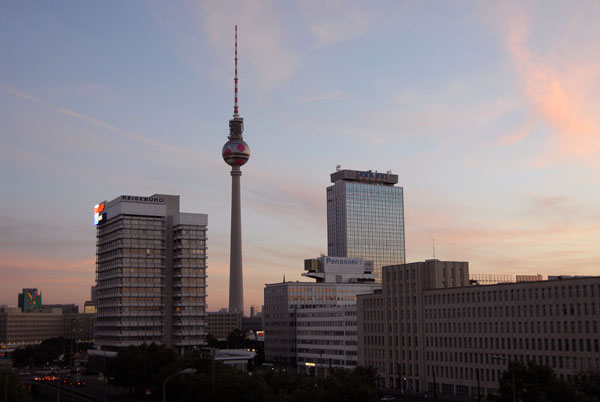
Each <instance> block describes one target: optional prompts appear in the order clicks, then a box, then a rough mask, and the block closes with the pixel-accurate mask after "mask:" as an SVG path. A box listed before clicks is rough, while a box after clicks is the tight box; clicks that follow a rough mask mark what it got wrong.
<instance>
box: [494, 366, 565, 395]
mask: <svg viewBox="0 0 600 402" xmlns="http://www.w3.org/2000/svg"><path fill="white" fill-rule="evenodd" d="M513 379H514V390H513ZM513 392H514V394H515V395H514V397H515V399H516V400H517V401H522V402H562V401H573V400H575V399H574V397H575V393H574V390H573V388H572V387H571V386H570V385H569V384H568V383H567V382H565V381H562V380H561V379H560V378H558V377H557V376H556V374H554V371H553V370H552V369H551V368H550V367H548V366H543V365H539V364H537V363H535V362H532V361H530V362H529V363H527V365H523V364H521V363H519V362H510V363H509V365H508V370H506V371H505V372H504V373H503V374H502V377H501V378H500V397H499V398H497V400H499V401H503V402H512V401H513Z"/></svg>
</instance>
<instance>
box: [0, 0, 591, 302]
mask: <svg viewBox="0 0 600 402" xmlns="http://www.w3.org/2000/svg"><path fill="white" fill-rule="evenodd" d="M517 4H518V3H517V2H512V3H510V2H507V3H503V4H502V5H501V6H491V5H487V4H486V5H480V4H477V3H475V2H472V3H461V4H453V3H440V4H438V5H437V6H436V7H435V8H434V6H432V5H431V4H424V3H416V2H415V3H413V2H406V3H402V4H400V5H397V4H396V3H395V2H389V3H382V4H381V6H380V7H379V8H378V9H369V8H368V5H367V4H364V3H353V2H350V3H346V4H344V5H343V6H342V5H338V6H336V5H335V4H325V5H321V4H319V5H316V4H312V5H311V3H310V2H304V1H299V2H295V3H289V4H287V3H286V4H278V3H275V2H256V3H249V4H246V3H243V2H239V3H228V2H224V3H223V4H220V3H219V4H213V3H200V4H195V3H191V2H190V3H182V5H181V6H180V8H177V9H172V8H166V7H163V6H161V5H160V3H148V4H145V5H143V6H140V5H136V4H118V5H117V3H115V4H114V5H113V7H106V6H104V5H100V4H93V5H89V4H85V5H84V4H72V3H68V5H67V3H60V2H59V3H52V4H22V3H17V2H14V3H13V2H5V3H3V4H2V5H0V22H1V23H0V37H1V38H4V39H2V40H0V50H1V51H2V53H3V55H5V57H3V58H2V60H0V71H1V72H2V74H1V76H2V78H1V79H0V105H1V106H2V107H1V108H0V121H2V127H3V130H2V131H3V134H2V136H1V138H2V139H1V145H2V146H1V147H0V148H1V149H2V153H1V155H2V158H1V159H2V165H1V166H2V172H3V174H2V182H1V183H0V184H2V194H1V199H0V204H1V205H2V209H1V211H0V235H1V237H0V272H2V274H3V279H4V280H3V281H2V284H1V285H0V296H1V297H0V303H4V304H10V305H16V299H15V296H14V295H15V294H16V293H17V291H20V290H21V289H23V288H26V287H29V286H32V287H36V288H38V289H39V290H40V291H41V292H43V294H44V301H45V302H47V303H61V302H77V303H79V304H83V301H84V300H87V298H88V294H87V293H88V289H89V286H91V285H93V283H94V271H95V252H94V251H95V234H94V227H93V225H92V222H91V216H92V211H93V206H94V204H96V203H97V201H98V200H100V199H104V198H105V197H106V195H107V194H111V195H114V196H117V195H119V194H130V193H134V194H140V195H144V194H152V193H154V192H156V191H159V192H161V193H171V194H180V195H181V197H182V210H191V211H202V212H205V213H207V214H208V215H209V217H210V222H211V227H210V237H209V241H208V262H207V264H208V269H207V273H208V287H209V291H208V294H209V297H208V305H209V310H210V311H216V310H218V309H219V308H221V307H226V306H227V293H228V292H227V282H228V278H229V275H228V268H229V263H228V259H229V246H228V242H229V239H228V234H229V229H228V227H229V218H228V215H229V213H230V211H229V208H228V207H227V206H228V205H229V197H230V195H229V188H228V185H227V184H226V183H228V181H229V178H228V176H229V172H228V171H227V170H226V169H224V168H223V162H222V161H220V160H219V157H218V152H219V151H220V150H221V147H222V139H223V135H226V131H225V130H224V127H223V116H224V114H223V112H224V111H226V110H229V108H230V107H231V96H230V94H231V90H230V88H231V74H230V71H231V52H230V49H231V28H232V27H233V26H234V25H235V24H236V23H237V24H238V25H239V26H240V30H242V32H243V33H244V46H245V47H241V48H240V57H241V58H243V59H244V63H246V61H245V60H246V57H247V59H248V62H247V63H248V68H247V69H246V68H244V70H243V71H244V72H243V74H242V75H241V76H240V79H242V80H243V82H244V83H245V84H244V85H245V86H244V91H243V94H242V99H241V100H240V101H241V103H242V104H243V105H244V115H245V116H246V117H247V118H251V120H252V122H253V124H252V127H251V129H250V128H249V131H248V132H247V135H249V136H250V137H251V138H252V148H253V149H252V151H253V153H254V155H253V163H251V164H249V165H248V166H247V168H245V170H244V172H245V174H244V177H245V179H244V183H245V185H244V186H243V188H242V198H243V199H244V221H243V225H242V226H243V238H244V253H245V254H244V255H245V260H244V261H245V283H244V285H245V288H244V290H245V296H246V298H245V301H246V303H245V304H246V305H247V306H249V305H251V304H257V305H261V304H262V292H263V285H264V283H273V282H277V281H280V280H281V278H282V277H283V275H285V276H286V277H287V279H288V280H296V279H300V277H299V275H298V272H299V271H300V268H301V267H302V264H303V259H304V258H305V256H307V255H319V254H320V253H326V251H327V239H326V235H327V234H326V200H325V196H324V194H323V189H324V188H325V187H326V186H327V185H328V184H329V183H328V182H329V174H330V173H331V171H332V170H333V168H334V167H335V165H336V164H338V163H339V164H341V166H342V168H349V169H357V170H368V169H379V170H380V171H382V172H383V171H386V170H387V169H392V171H393V173H394V174H397V175H398V176H399V183H398V185H399V186H402V187H403V188H404V190H405V194H404V196H405V227H406V261H407V262H413V261H420V260H424V259H427V258H431V256H432V249H431V239H432V238H434V239H435V244H436V257H438V258H441V259H444V260H466V261H469V262H470V267H471V271H472V272H474V273H486V272H487V273H506V274H537V273H540V274H544V275H549V274H550V275H551V274H575V275H577V274H579V275H585V274H588V275H593V274H598V268H597V262H596V261H597V260H598V258H599V257H600V250H598V247H597V244H598V240H599V239H600V225H599V223H600V202H599V201H600V190H599V188H600V187H599V186H598V185H597V184H598V181H599V180H600V165H599V164H598V160H600V158H599V151H600V139H599V138H598V134H597V133H598V132H600V129H599V127H600V122H599V117H598V116H597V114H596V113H595V109H597V105H598V102H599V101H600V69H599V68H598V65H599V64H600V56H598V54H599V53H598V52H597V51H596V50H597V48H598V44H599V38H600V28H599V27H598V26H597V24H596V21H597V18H598V16H600V8H599V7H600V5H598V4H597V3H594V2H583V1H582V2H580V3H578V7H570V8H568V7H566V6H565V5H564V4H562V3H558V2H556V3H552V2H547V3H544V7H543V9H541V7H536V4H535V3H530V4H528V5H520V6H519V5H517ZM232 10H234V12H231V11H232ZM108 22H110V24H108ZM244 65H245V64H244ZM246 86H247V87H246ZM307 156H308V158H307Z"/></svg>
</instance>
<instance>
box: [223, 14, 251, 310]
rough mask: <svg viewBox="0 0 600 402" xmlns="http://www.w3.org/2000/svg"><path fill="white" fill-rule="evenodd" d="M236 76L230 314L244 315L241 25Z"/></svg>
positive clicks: (229, 157) (230, 149) (228, 148)
mask: <svg viewBox="0 0 600 402" xmlns="http://www.w3.org/2000/svg"><path fill="white" fill-rule="evenodd" d="M234 61H235V76H234V79H233V83H234V88H235V89H234V103H233V118H232V119H231V120H229V136H228V137H227V138H228V139H229V141H227V142H226V143H225V145H224V146H223V159H224V160H225V163H227V164H228V165H229V166H231V247H230V251H229V253H230V254H229V311H230V312H234V311H238V312H242V313H243V312H244V277H243V272H242V208H241V203H240V176H241V175H242V169H241V167H242V165H244V164H245V163H246V162H248V159H249V158H250V147H248V144H246V142H245V141H244V137H243V136H242V133H243V131H244V119H243V118H242V117H240V115H239V110H238V76H237V62H238V54H237V25H236V26H235V58H234Z"/></svg>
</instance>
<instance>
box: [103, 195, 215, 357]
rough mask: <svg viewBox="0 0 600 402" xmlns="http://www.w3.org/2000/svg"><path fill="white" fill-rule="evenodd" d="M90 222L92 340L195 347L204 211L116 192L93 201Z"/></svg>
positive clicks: (202, 304)
mask: <svg viewBox="0 0 600 402" xmlns="http://www.w3.org/2000/svg"><path fill="white" fill-rule="evenodd" d="M94 222H95V223H96V225H97V254H96V259H97V262H96V281H97V303H98V313H97V319H96V326H95V336H96V341H97V344H98V345H99V346H100V347H101V348H102V349H103V350H107V351H115V350H118V349H119V348H121V347H126V346H134V345H141V344H142V343H152V342H154V343H162V344H165V345H168V346H171V347H173V348H175V349H176V350H178V351H179V352H180V353H183V352H184V351H185V350H187V349H190V348H194V347H198V346H200V345H203V344H204V343H205V340H204V338H205V331H204V316H205V311H206V228H207V223H208V216H207V215H206V214H191V213H183V212H179V196H178V195H164V194H155V195H152V196H150V197H138V196H130V195H122V196H120V197H117V198H115V199H114V200H112V201H110V202H102V203H100V204H98V205H97V206H96V207H95V216H94Z"/></svg>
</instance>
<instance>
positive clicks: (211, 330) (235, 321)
mask: <svg viewBox="0 0 600 402" xmlns="http://www.w3.org/2000/svg"><path fill="white" fill-rule="evenodd" d="M242 319H243V314H242V312H241V311H234V312H229V311H211V312H208V313H207V314H206V317H205V320H206V333H207V334H210V335H212V336H214V337H215V338H217V339H218V340H220V341H221V340H225V339H227V335H229V333H230V332H231V331H233V330H234V329H242Z"/></svg>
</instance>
